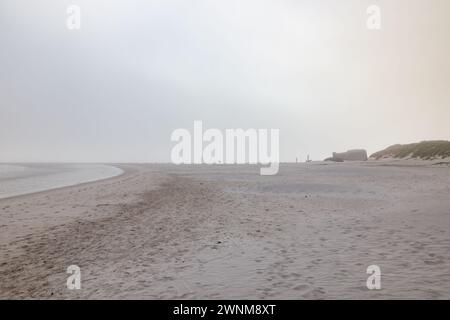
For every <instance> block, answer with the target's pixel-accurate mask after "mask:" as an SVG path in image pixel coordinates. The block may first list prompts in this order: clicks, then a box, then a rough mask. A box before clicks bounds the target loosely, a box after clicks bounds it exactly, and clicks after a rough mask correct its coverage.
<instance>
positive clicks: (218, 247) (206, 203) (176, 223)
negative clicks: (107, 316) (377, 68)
mask: <svg viewBox="0 0 450 320" xmlns="http://www.w3.org/2000/svg"><path fill="white" fill-rule="evenodd" d="M120 168H121V169H123V170H124V171H125V173H124V174H123V175H121V176H118V177H114V178H110V179H107V180H103V181H97V182H92V183H86V184H82V185H77V186H72V187H65V188H61V189H57V190H51V191H46V192H40V193H36V194H32V195H26V196H19V197H14V198H10V199H1V200H0V298H2V299H13V298H39V299H49V298H64V299H72V298H73V299H79V298H86V299H110V298H118V299H119V298H126V299H131V298H137V299H200V298H205V299H221V298H224V299H341V298H342V299H399V298H411V299H449V298H450V271H449V270H450V197H449V195H450V169H449V167H448V166H432V165H414V166H410V165H408V166H402V165H399V163H396V164H395V165H389V164H386V163H383V164H379V163H369V162H367V163H351V164H348V163H342V164H332V163H330V164H324V163H311V164H282V165H281V166H280V172H279V174H278V175H276V176H260V175H259V174H258V173H259V166H172V165H121V166H120ZM72 264H75V265H78V266H79V267H80V268H81V286H82V287H81V289H80V290H68V289H67V287H66V279H67V277H68V276H69V275H68V274H67V273H66V269H67V267H68V266H69V265H72ZM373 264H376V265H378V266H380V268H381V272H382V278H381V285H382V289H381V290H368V289H367V288H366V279H367V277H368V275H367V274H366V268H367V267H368V266H369V265H373Z"/></svg>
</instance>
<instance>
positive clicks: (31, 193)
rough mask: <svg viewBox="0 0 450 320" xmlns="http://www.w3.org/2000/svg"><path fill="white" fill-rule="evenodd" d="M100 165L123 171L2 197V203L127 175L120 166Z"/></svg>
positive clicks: (0, 198)
mask: <svg viewBox="0 0 450 320" xmlns="http://www.w3.org/2000/svg"><path fill="white" fill-rule="evenodd" d="M2 164H6V165H23V164H22V163H2ZM32 164H34V163H32ZM40 164H41V163H40ZM42 164H44V163H42ZM45 164H51V163H45ZM55 164H56V165H60V164H63V163H55ZM64 164H65V163H64ZM74 164H77V163H74ZM83 164H84V163H83ZM86 164H90V163H86ZM98 164H100V165H103V166H108V167H111V168H115V169H119V170H121V172H120V173H118V174H115V175H112V176H108V177H100V178H94V179H93V180H89V179H88V180H84V181H81V182H75V183H69V184H67V185H61V186H55V187H49V188H46V189H43V190H37V191H24V193H20V194H16V195H10V196H5V197H1V196H0V201H1V200H6V199H12V198H17V197H23V196H28V195H33V194H38V193H43V192H48V191H54V190H58V189H63V188H70V187H74V186H79V185H83V184H88V183H95V182H97V181H103V180H107V179H113V178H115V177H120V176H121V175H123V174H125V171H124V170H123V169H122V168H121V167H120V165H115V164H105V163H98ZM25 165H26V164H25ZM24 178H30V177H27V176H25V177H20V178H17V179H24Z"/></svg>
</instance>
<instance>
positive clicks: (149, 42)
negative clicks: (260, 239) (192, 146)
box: [0, 0, 450, 162]
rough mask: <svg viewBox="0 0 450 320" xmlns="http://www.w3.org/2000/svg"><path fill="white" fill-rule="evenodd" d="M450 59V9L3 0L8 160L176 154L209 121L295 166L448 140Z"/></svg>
mask: <svg viewBox="0 0 450 320" xmlns="http://www.w3.org/2000/svg"><path fill="white" fill-rule="evenodd" d="M70 4H76V5H79V6H80V8H81V10H82V11H81V29H80V30H69V29H68V28H67V27H66V19H67V14H66V9H67V6H68V5H70ZM371 4H376V5H378V6H379V7H380V8H381V13H382V17H381V18H382V19H381V26H382V29H381V30H378V31H374V30H368V29H367V27H366V20H367V18H368V16H367V14H366V9H367V7H368V6H369V5H371ZM449 57H450V1H448V0H430V1H424V0H386V1H375V0H374V1H365V0H343V1H335V0H314V1H313V0H309V1H301V0H296V1H295V0H273V1H268V0H202V1H196V0H179V1H173V0H161V1H141V0H131V1H130V0H104V1H100V0H86V1H76V0H73V1H64V0H52V1H50V0H39V1H38V0H26V1H23V0H0V161H4V162H13V161H75V162H77V161H87V162H90V161H95V162H122V161H139V162H147V161H151V162H157V161H170V150H171V148H172V146H173V145H174V143H173V142H171V141H170V135H171V133H172V131H173V130H175V129H177V128H188V129H190V130H192V127H193V121H194V120H202V121H203V123H204V126H205V127H206V128H219V129H226V128H244V129H246V128H279V129H280V145H281V147H280V148H281V160H283V161H292V160H294V159H295V157H296V156H298V157H300V159H301V160H304V158H305V157H306V155H307V154H310V155H311V157H312V158H313V159H323V158H325V157H327V156H329V155H331V152H332V151H345V150H347V149H351V148H365V149H367V150H368V152H369V153H372V152H375V151H378V150H379V149H383V148H385V147H387V146H389V145H391V144H395V143H410V142H416V141H421V140H429V139H445V140H448V139H450V125H449V120H450V58H449Z"/></svg>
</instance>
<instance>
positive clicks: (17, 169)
mask: <svg viewBox="0 0 450 320" xmlns="http://www.w3.org/2000/svg"><path fill="white" fill-rule="evenodd" d="M122 172H123V171H122V170H121V169H119V168H116V167H113V166H109V165H103V164H42V163H39V164H28V163H27V164H0V199H3V198H8V197H13V196H18V195H22V194H28V193H34V192H39V191H44V190H49V189H55V188H61V187H65V186H70V185H75V184H79V183H84V182H90V181H95V180H101V179H106V178H110V177H114V176H117V175H119V174H121V173H122Z"/></svg>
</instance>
